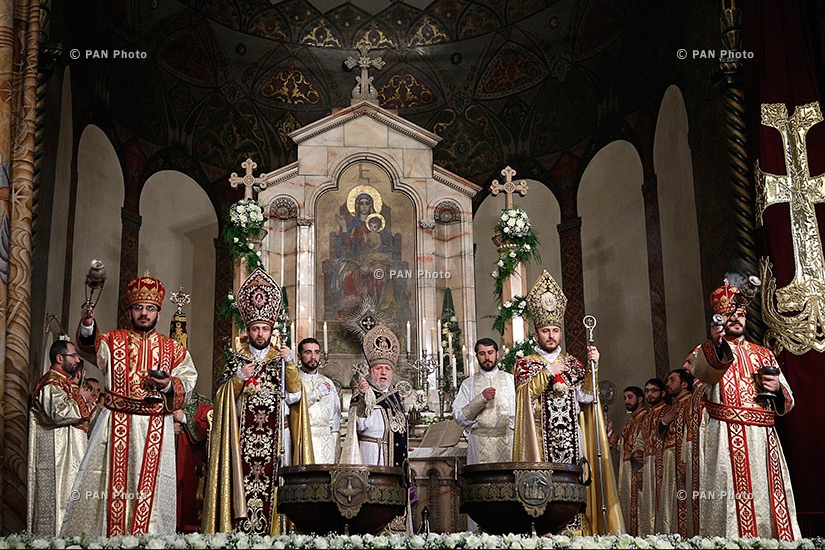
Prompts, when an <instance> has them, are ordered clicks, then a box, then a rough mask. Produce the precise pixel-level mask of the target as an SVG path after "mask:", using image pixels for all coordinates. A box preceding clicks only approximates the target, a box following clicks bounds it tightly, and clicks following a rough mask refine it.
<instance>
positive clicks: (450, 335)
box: [447, 332, 453, 357]
mask: <svg viewBox="0 0 825 550" xmlns="http://www.w3.org/2000/svg"><path fill="white" fill-rule="evenodd" d="M447 348H449V350H450V357H452V356H453V333H452V332H448V333H447Z"/></svg>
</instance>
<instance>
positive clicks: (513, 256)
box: [509, 250, 516, 258]
mask: <svg viewBox="0 0 825 550" xmlns="http://www.w3.org/2000/svg"><path fill="white" fill-rule="evenodd" d="M509 255H510V257H511V258H515V257H516V253H515V252H513V251H512V250H511V251H510V254H509Z"/></svg>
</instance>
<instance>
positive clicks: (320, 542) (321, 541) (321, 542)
mask: <svg viewBox="0 0 825 550" xmlns="http://www.w3.org/2000/svg"><path fill="white" fill-rule="evenodd" d="M312 543H313V544H314V545H315V548H319V549H320V550H326V549H327V548H329V542H328V541H327V539H326V537H315V540H314V541H312Z"/></svg>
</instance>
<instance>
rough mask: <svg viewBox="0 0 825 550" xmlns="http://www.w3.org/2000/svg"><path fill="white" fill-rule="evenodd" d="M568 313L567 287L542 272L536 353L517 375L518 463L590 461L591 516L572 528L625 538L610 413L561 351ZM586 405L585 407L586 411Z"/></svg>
mask: <svg viewBox="0 0 825 550" xmlns="http://www.w3.org/2000/svg"><path fill="white" fill-rule="evenodd" d="M566 307H567V298H566V297H565V295H564V292H562V290H561V287H559V286H558V284H557V283H556V281H555V280H554V279H553V277H551V276H550V274H549V273H547V271H544V272H542V274H541V275H540V276H539V278H538V279H537V280H536V282H535V284H534V285H533V288H532V289H531V290H530V293H529V294H528V295H527V308H528V310H529V311H530V316H531V318H532V321H533V326H534V328H535V332H534V335H533V336H534V338H535V339H536V343H537V345H536V348H535V353H533V354H531V355H529V356H527V357H523V358H521V359H519V360H518V361H517V362H516V365H515V367H514V369H513V374H514V376H515V384H516V421H515V434H514V437H513V462H545V461H546V462H561V463H568V464H575V463H579V462H580V460H581V458H582V457H586V458H587V460H588V461H589V463H590V465H591V468H592V473H593V483H591V484H590V486H589V487H588V488H587V509H586V512H585V513H584V514H583V515H582V517H581V522H579V521H578V520H574V522H571V525H570V529H578V528H580V529H581V530H582V533H583V534H585V535H595V534H604V533H605V532H607V533H611V534H618V533H623V532H624V522H623V520H622V511H621V507H620V505H619V495H618V491H617V489H616V477H615V475H614V473H613V464H612V462H611V460H610V455H609V453H610V444H609V443H608V440H607V431H606V430H605V423H604V412H603V411H602V410H601V408H600V407H594V406H593V405H592V404H593V402H594V397H593V392H592V389H591V385H592V383H591V381H590V376H588V375H587V374H588V373H587V371H586V369H585V368H584V367H583V366H582V364H581V362H580V361H579V360H578V359H576V358H575V357H573V356H571V355H568V354H567V353H564V352H563V351H562V349H561V337H562V330H561V325H562V320H563V319H564V311H565V309H566ZM587 353H588V359H590V360H591V361H592V362H593V363H594V364H598V361H599V352H598V350H597V349H596V348H595V347H592V346H591V347H588V350H587ZM580 404H582V405H584V407H582V408H580ZM580 411H581V414H580ZM596 414H598V415H599V417H598V419H599V423H598V425H599V428H600V429H599V433H598V437H599V439H600V443H601V450H602V454H603V458H602V467H601V472H602V473H603V475H604V489H605V507H606V509H607V527H606V528H605V527H604V522H603V521H602V502H601V491H600V479H599V471H600V469H599V464H598V454H597V443H596V437H597V433H596V417H595V415H596Z"/></svg>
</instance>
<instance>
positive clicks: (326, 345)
mask: <svg viewBox="0 0 825 550" xmlns="http://www.w3.org/2000/svg"><path fill="white" fill-rule="evenodd" d="M324 353H329V343H328V340H327V322H326V321H324Z"/></svg>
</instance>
